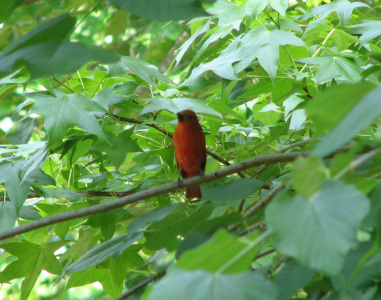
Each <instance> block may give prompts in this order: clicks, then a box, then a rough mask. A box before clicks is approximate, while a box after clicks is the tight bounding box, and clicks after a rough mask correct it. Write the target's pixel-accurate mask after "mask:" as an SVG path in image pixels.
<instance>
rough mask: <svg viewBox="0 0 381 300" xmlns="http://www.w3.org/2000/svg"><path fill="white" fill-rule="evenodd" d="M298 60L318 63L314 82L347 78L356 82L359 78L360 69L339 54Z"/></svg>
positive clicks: (320, 82)
mask: <svg viewBox="0 0 381 300" xmlns="http://www.w3.org/2000/svg"><path fill="white" fill-rule="evenodd" d="M298 62H302V63H307V64H313V65H319V69H318V70H317V72H316V83H318V84H323V83H325V82H327V81H330V80H332V79H344V78H345V79H347V80H348V81H349V82H352V83H356V82H358V81H360V80H361V75H360V74H361V71H362V70H361V69H360V68H359V66H357V65H356V64H355V63H353V62H351V61H350V60H349V59H347V58H345V57H341V56H324V57H307V58H304V59H300V60H298Z"/></svg>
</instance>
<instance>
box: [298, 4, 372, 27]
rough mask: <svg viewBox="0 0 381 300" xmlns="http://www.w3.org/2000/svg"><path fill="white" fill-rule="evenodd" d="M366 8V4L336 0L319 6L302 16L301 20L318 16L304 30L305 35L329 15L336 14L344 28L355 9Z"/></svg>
mask: <svg viewBox="0 0 381 300" xmlns="http://www.w3.org/2000/svg"><path fill="white" fill-rule="evenodd" d="M360 7H367V8H370V7H369V6H368V5H367V4H365V3H361V2H351V1H348V0H336V1H333V2H332V3H330V4H326V5H320V6H316V7H314V8H313V9H312V10H311V11H310V12H308V13H306V14H304V15H303V17H302V20H307V19H308V18H311V17H313V16H320V17H319V18H318V19H316V20H314V21H312V22H311V23H310V24H309V25H308V27H307V28H306V30H305V33H306V32H308V31H309V30H311V29H312V28H314V27H315V26H316V25H317V24H319V23H322V22H323V21H324V20H325V19H326V18H327V17H328V16H329V15H330V14H331V13H333V12H336V14H337V16H338V17H339V20H340V22H341V24H342V26H345V25H346V24H347V23H348V21H349V19H350V17H351V16H352V12H353V10H354V9H356V8H360Z"/></svg>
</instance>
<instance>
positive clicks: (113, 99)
mask: <svg viewBox="0 0 381 300" xmlns="http://www.w3.org/2000/svg"><path fill="white" fill-rule="evenodd" d="M114 88H115V85H113V86H110V87H109V88H107V89H104V90H102V91H101V92H99V93H98V94H96V95H95V96H94V97H93V101H95V102H96V103H98V104H99V105H100V106H102V107H103V108H104V109H108V107H109V106H110V105H113V104H116V103H119V102H122V101H123V100H125V99H126V97H124V96H122V95H119V94H113V93H112V91H113V90H114Z"/></svg>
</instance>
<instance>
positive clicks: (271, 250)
mask: <svg viewBox="0 0 381 300" xmlns="http://www.w3.org/2000/svg"><path fill="white" fill-rule="evenodd" d="M275 251H276V249H275V248H274V249H270V250H268V251H265V252H263V253H261V254H258V255H257V257H256V258H254V260H257V259H259V258H261V257H264V256H266V255H269V254H271V253H274V252H275Z"/></svg>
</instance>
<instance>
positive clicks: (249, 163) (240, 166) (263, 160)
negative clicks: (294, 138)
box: [0, 151, 310, 240]
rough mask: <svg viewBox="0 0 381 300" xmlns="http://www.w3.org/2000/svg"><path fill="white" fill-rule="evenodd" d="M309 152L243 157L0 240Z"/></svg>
mask: <svg viewBox="0 0 381 300" xmlns="http://www.w3.org/2000/svg"><path fill="white" fill-rule="evenodd" d="M309 153H310V151H302V152H292V153H278V154H269V155H262V156H257V157H252V158H249V159H247V160H244V161H241V162H239V163H236V164H232V165H230V166H227V167H225V168H222V169H220V170H217V171H213V172H210V173H206V174H204V175H203V176H196V177H192V178H187V179H185V180H183V181H182V184H181V186H179V184H178V182H177V181H176V182H172V183H168V184H164V185H161V186H157V187H153V188H150V189H148V190H144V191H141V192H137V193H135V194H132V195H129V196H125V197H121V198H119V199H116V200H113V201H110V202H107V203H101V204H97V205H94V206H90V207H86V208H81V209H78V210H74V211H70V212H65V213H61V214H56V215H53V216H49V217H46V218H43V219H40V220H37V221H34V222H31V223H28V224H25V225H22V226H19V227H15V228H12V229H10V230H7V231H4V232H1V233H0V240H4V239H7V238H10V237H14V236H17V235H19V234H22V233H25V232H29V231H32V230H35V229H38V228H41V227H45V226H49V225H52V224H57V223H60V222H64V221H68V220H73V219H78V218H82V217H85V216H90V215H95V214H98V213H104V212H107V211H110V210H112V209H116V208H119V207H123V206H125V205H127V204H131V203H135V202H138V201H141V200H144V199H148V198H151V197H154V196H158V195H161V194H164V193H169V192H174V191H177V190H180V189H183V188H185V187H187V186H190V185H192V184H195V183H202V182H209V181H213V180H216V179H218V178H222V177H225V176H228V175H231V174H234V173H237V172H239V171H242V170H245V169H248V168H251V167H255V166H259V165H263V164H271V163H279V162H290V161H294V160H295V159H296V158H297V157H299V156H307V155H308V154H309Z"/></svg>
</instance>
